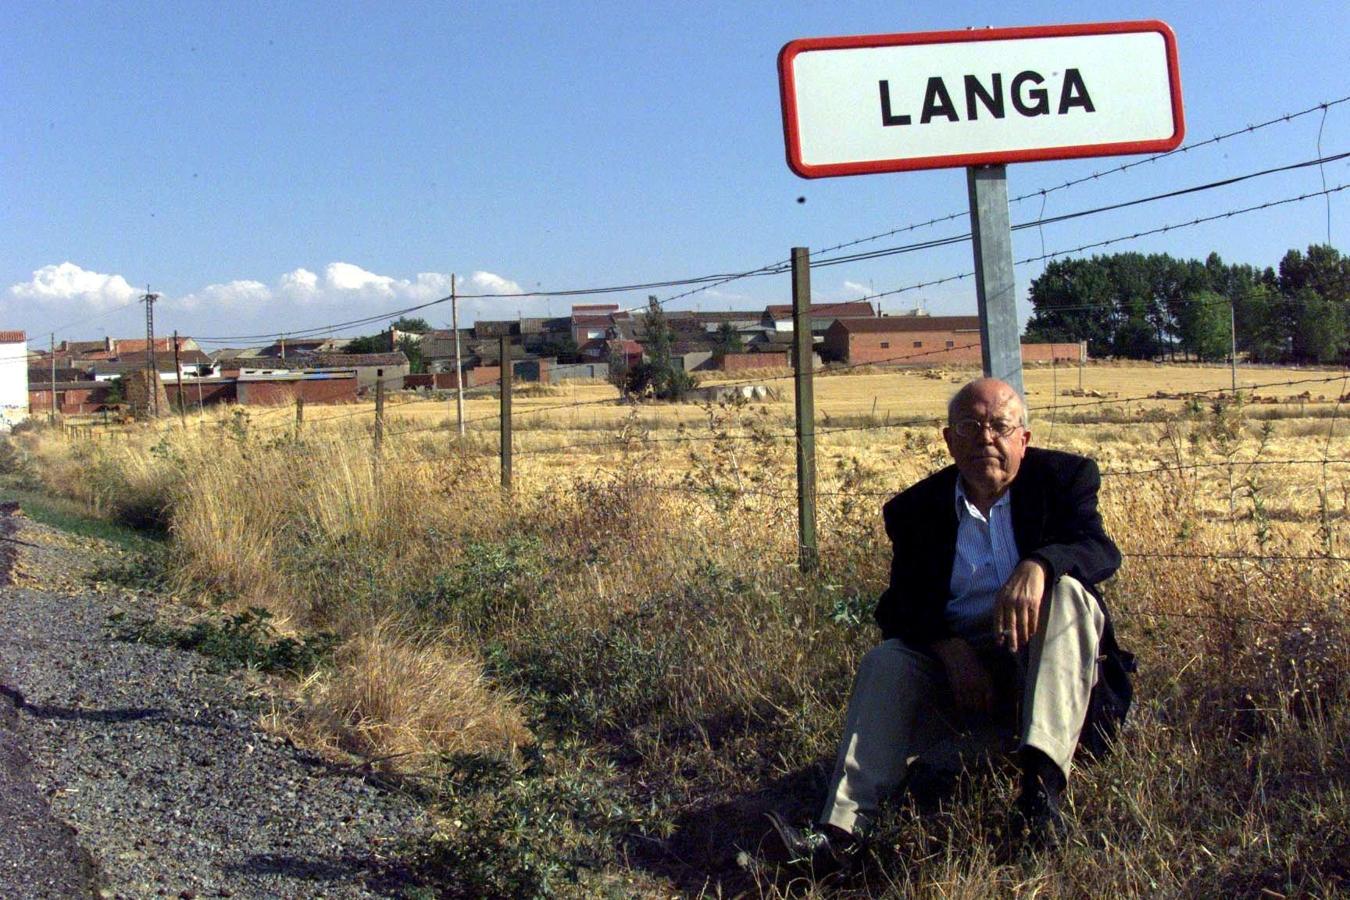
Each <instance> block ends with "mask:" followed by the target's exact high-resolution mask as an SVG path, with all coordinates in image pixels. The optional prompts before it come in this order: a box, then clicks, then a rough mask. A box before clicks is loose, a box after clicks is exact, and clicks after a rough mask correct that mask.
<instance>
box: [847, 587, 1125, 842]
mask: <svg viewBox="0 0 1350 900" xmlns="http://www.w3.org/2000/svg"><path fill="white" fill-rule="evenodd" d="M1047 600H1048V602H1045V603H1042V604H1041V619H1040V625H1039V627H1038V628H1037V630H1036V635H1035V637H1033V638H1032V639H1031V643H1030V645H1029V646H1028V647H1027V649H1026V655H1025V658H1024V661H1025V666H1026V671H1025V675H1024V676H1023V684H1022V704H1021V705H1022V716H1021V722H1020V725H1019V734H1018V738H1019V740H1020V746H1030V747H1035V748H1036V749H1037V750H1040V751H1041V752H1042V753H1044V754H1045V755H1046V756H1048V757H1049V758H1050V759H1051V760H1053V761H1054V762H1055V763H1056V764H1057V765H1058V766H1059V767H1060V769H1062V770H1063V772H1064V775H1065V777H1066V778H1067V777H1068V775H1069V765H1070V762H1071V760H1072V759H1073V752H1074V748H1076V747H1077V746H1078V735H1079V732H1081V731H1082V728H1083V719H1084V717H1085V716H1086V715H1087V707H1088V696H1089V695H1090V694H1091V693H1092V687H1093V685H1094V684H1096V681H1097V645H1098V644H1099V643H1100V641H1101V636H1102V628H1103V627H1104V625H1105V622H1106V616H1105V614H1104V613H1103V612H1102V609H1101V606H1100V605H1099V604H1098V603H1097V600H1096V599H1095V598H1094V597H1093V596H1092V595H1091V594H1089V593H1088V592H1087V590H1086V589H1085V588H1084V587H1083V585H1082V584H1080V583H1079V582H1078V581H1077V580H1075V579H1073V578H1071V577H1069V576H1067V575H1066V576H1063V577H1061V578H1060V579H1059V580H1058V581H1057V582H1056V583H1055V586H1054V590H1053V591H1051V592H1050V595H1049V597H1048V598H1047ZM997 742H998V735H997V729H996V728H995V727H994V724H993V722H992V721H991V720H989V719H988V717H982V716H981V717H974V718H973V719H964V718H963V717H958V716H957V715H956V713H955V712H954V711H953V709H952V700H951V692H950V688H949V687H948V684H947V674H946V672H945V670H944V669H943V666H942V663H941V662H939V661H938V660H937V659H935V658H934V657H932V656H929V655H927V654H924V653H920V652H919V651H917V650H914V649H912V648H910V647H908V646H906V645H905V644H904V643H903V642H901V641H899V640H897V639H894V638H892V639H891V640H888V641H883V642H882V643H880V644H878V645H877V646H876V647H873V648H872V649H871V650H869V651H868V652H867V654H866V655H865V656H864V657H863V659H862V662H861V663H860V664H859V666H858V674H857V677H856V678H855V680H854V682H853V695H852V697H851V698H850V699H849V704H848V714H847V716H846V717H845V720H844V735H843V738H842V739H841V740H840V742H839V755H838V758H837V760H836V762H835V767H834V775H833V777H832V778H831V780H830V785H829V789H828V791H827V792H826V798H825V808H824V810H823V811H822V812H821V814H820V821H821V822H827V823H829V824H831V825H836V826H838V827H839V828H842V829H844V830H845V831H849V832H851V831H853V830H854V827H855V823H857V821H858V819H859V818H863V819H864V820H868V819H872V818H873V817H874V816H875V815H876V812H877V809H878V807H879V806H880V804H881V802H882V800H884V799H885V798H886V797H887V796H888V795H889V794H891V793H892V792H893V791H894V790H895V789H896V788H897V787H899V785H900V783H901V781H902V779H903V778H904V776H905V772H906V770H907V768H908V766H909V765H910V764H911V763H912V762H913V761H914V760H915V759H916V758H922V759H924V760H925V761H927V762H931V763H932V764H933V765H935V766H936V767H937V768H941V769H949V770H951V769H958V768H960V766H961V765H962V764H963V762H966V763H968V762H969V761H970V753H971V751H972V750H973V749H977V750H978V751H979V752H983V753H988V752H989V751H990V750H992V749H993V748H994V747H995V746H997Z"/></svg>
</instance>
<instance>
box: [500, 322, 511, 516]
mask: <svg viewBox="0 0 1350 900" xmlns="http://www.w3.org/2000/svg"><path fill="white" fill-rule="evenodd" d="M500 358H501V380H500V387H501V390H500V392H499V393H500V394H501V420H502V421H501V454H502V487H503V488H504V489H505V490H508V491H509V490H511V375H512V372H511V338H510V337H508V336H507V335H502V337H501V353H500Z"/></svg>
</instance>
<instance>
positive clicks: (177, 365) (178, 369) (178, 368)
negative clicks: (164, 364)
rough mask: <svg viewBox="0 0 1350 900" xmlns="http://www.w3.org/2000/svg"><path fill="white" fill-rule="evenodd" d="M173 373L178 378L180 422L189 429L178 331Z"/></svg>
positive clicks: (174, 349) (174, 339) (174, 334)
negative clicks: (184, 400)
mask: <svg viewBox="0 0 1350 900" xmlns="http://www.w3.org/2000/svg"><path fill="white" fill-rule="evenodd" d="M173 371H174V374H175V375H176V376H177V377H178V421H179V422H181V423H182V425H183V427H184V428H186V427H187V411H186V410H184V409H183V362H182V360H181V359H180V358H179V356H178V329H176V328H175V329H174V332H173Z"/></svg>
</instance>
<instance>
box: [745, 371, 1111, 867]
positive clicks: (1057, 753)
mask: <svg viewBox="0 0 1350 900" xmlns="http://www.w3.org/2000/svg"><path fill="white" fill-rule="evenodd" d="M1025 415H1026V414H1025V406H1024V405H1023V402H1022V399H1021V398H1020V397H1019V396H1018V395H1017V392H1016V391H1014V390H1013V389H1012V387H1010V386H1009V385H1008V384H1006V383H1005V382H1002V381H999V380H997V379H993V378H981V379H978V380H976V381H972V382H970V383H969V384H967V385H965V386H964V387H962V388H961V390H960V391H958V392H957V394H956V395H955V396H954V397H953V398H952V400H951V403H950V404H949V405H948V410H947V426H946V427H945V428H944V429H943V432H942V434H943V437H944V439H945V440H946V443H947V449H948V451H949V452H950V453H951V456H952V460H953V462H954V465H951V466H948V467H947V468H945V469H943V470H942V471H940V472H938V473H936V474H935V475H931V476H929V477H927V478H925V479H923V480H922V481H920V482H918V483H917V484H915V485H913V486H911V487H910V488H908V489H907V490H905V491H903V492H902V493H900V494H899V495H897V496H896V497H894V498H892V499H891V500H890V501H889V502H887V503H886V505H885V507H884V510H883V514H884V518H885V523H886V533H887V534H888V535H889V536H890V539H891V543H892V546H893V557H892V561H891V575H890V585H889V587H888V588H887V589H886V591H885V592H884V593H883V594H882V595H881V599H880V601H879V602H878V605H877V610H876V620H877V623H878V624H879V625H880V626H881V631H882V642H881V643H880V644H879V645H877V646H876V647H874V648H873V649H872V650H871V651H869V652H868V653H867V654H866V656H864V657H863V659H862V662H861V664H860V665H859V668H858V673H857V677H856V680H855V682H854V685H853V693H852V697H851V699H850V701H849V705H848V713H847V717H846V720H845V724H844V733H843V737H842V739H841V741H840V744H839V753H838V758H837V761H836V763H835V767H834V773H833V776H832V777H831V779H830V782H829V788H828V791H827V796H826V800H825V807H824V810H823V811H822V812H821V815H820V820H819V824H818V826H817V827H816V828H814V829H810V830H801V829H797V828H795V827H793V826H791V825H790V824H788V823H787V822H786V821H784V820H783V819H782V818H781V817H779V816H777V815H772V816H771V817H770V818H771V819H772V820H773V823H774V826H775V828H776V829H777V830H778V832H779V835H780V836H781V837H782V839H783V842H784V844H785V845H786V846H787V849H788V851H789V852H790V853H791V854H792V855H793V857H794V858H795V859H798V860H809V861H812V862H813V863H815V864H818V865H819V864H824V865H827V866H829V865H847V864H848V863H849V862H851V860H852V856H853V853H854V851H855V850H856V848H857V847H858V846H859V845H860V843H861V841H862V840H863V839H865V838H866V836H867V834H868V832H869V830H870V829H871V827H872V825H873V823H874V821H875V818H876V816H877V812H878V809H879V807H880V804H881V802H882V801H883V799H885V798H886V797H887V796H888V795H889V794H891V793H893V792H895V791H896V790H898V789H899V788H901V787H902V786H903V785H904V784H905V783H906V782H909V783H910V784H911V786H914V787H916V789H917V786H916V785H914V782H915V781H916V779H918V778H919V774H920V773H922V772H925V771H926V772H927V773H928V774H929V775H932V774H933V773H953V772H954V771H955V770H959V768H960V767H961V766H962V765H963V761H964V762H966V763H968V762H969V761H970V757H969V756H968V755H966V754H964V753H963V748H964V749H965V750H968V749H970V748H971V747H972V746H975V747H979V748H980V749H981V750H982V751H987V749H989V748H991V747H994V746H997V745H998V742H999V740H1000V731H999V726H1000V725H1003V726H1004V730H1003V732H1002V734H1003V735H1004V736H1005V737H1006V738H1007V739H1013V738H1015V739H1016V753H1017V759H1018V761H1019V763H1020V766H1021V772H1022V775H1021V793H1020V795H1019V796H1018V797H1017V799H1016V802H1015V803H1014V806H1013V809H1012V811H1011V815H1010V832H1011V833H1012V834H1013V835H1015V836H1020V838H1021V840H1022V842H1023V843H1022V844H1021V845H1022V846H1035V847H1046V846H1052V845H1055V844H1057V843H1058V842H1059V840H1060V839H1061V838H1062V837H1063V835H1064V833H1065V824H1064V820H1063V817H1062V815H1061V813H1060V809H1059V807H1060V797H1061V794H1062V793H1063V791H1064V789H1065V786H1066V784H1067V780H1068V777H1069V769H1070V761H1071V760H1072V758H1073V755H1074V750H1075V748H1076V747H1077V745H1078V742H1079V737H1080V733H1081V732H1082V730H1083V727H1084V721H1085V718H1086V716H1087V713H1088V707H1089V698H1090V696H1091V695H1092V692H1093V688H1094V685H1095V684H1096V683H1097V677H1098V655H1099V653H1103V652H1108V651H1109V652H1112V653H1119V652H1120V651H1119V650H1118V648H1116V646H1115V640H1114V636H1113V635H1112V634H1111V631H1110V623H1109V620H1108V619H1107V616H1106V612H1105V610H1104V608H1103V606H1102V604H1101V597H1100V595H1099V594H1098V592H1097V584H1098V583H1100V582H1101V581H1103V580H1105V579H1106V578H1109V577H1110V576H1111V575H1112V573H1114V572H1115V571H1116V568H1117V567H1118V566H1119V564H1120V553H1119V551H1118V550H1117V549H1116V546H1115V544H1114V543H1112V541H1111V539H1110V538H1108V537H1107V536H1106V533H1105V531H1104V530H1103V528H1102V521H1101V516H1100V515H1099V514H1098V512H1097V490H1098V487H1099V486H1100V475H1099V473H1098V470H1097V466H1096V464H1095V463H1094V462H1093V461H1092V460H1090V459H1087V458H1085V457H1082V456H1076V455H1073V454H1070V453H1062V452H1057V451H1052V450H1041V449H1037V448H1031V447H1028V444H1029V443H1030V440H1031V432H1030V431H1029V430H1028V429H1027V424H1026V417H1025ZM1126 690H1128V684H1127V685H1126ZM1126 702H1127V703H1128V697H1127V698H1126ZM1121 714H1122V715H1123V711H1122V712H1121ZM926 780H928V781H929V782H930V783H932V782H934V781H936V782H937V783H941V782H942V781H944V780H945V779H944V778H937V779H932V778H928V779H926ZM916 792H917V790H916Z"/></svg>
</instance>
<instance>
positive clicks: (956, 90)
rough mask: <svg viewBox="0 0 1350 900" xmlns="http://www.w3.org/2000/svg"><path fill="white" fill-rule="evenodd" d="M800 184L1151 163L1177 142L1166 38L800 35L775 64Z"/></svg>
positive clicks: (1055, 33) (1140, 32)
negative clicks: (990, 168)
mask: <svg viewBox="0 0 1350 900" xmlns="http://www.w3.org/2000/svg"><path fill="white" fill-rule="evenodd" d="M778 79H779V85H780V88H781V91H782V101H783V130H784V133H785V137H786V139H787V157H788V165H789V166H790V167H791V168H792V170H793V171H794V172H796V173H797V174H798V175H800V176H802V177H803V178H820V177H824V176H830V175H861V174H866V173H872V172H899V171H906V170H911V169H935V168H942V167H948V166H976V165H988V164H1002V163H1010V162H1028V161H1032V160H1045V159H1068V158H1072V157H1081V156H1113V155H1117V154H1124V153H1160V152H1163V151H1166V150H1171V149H1173V148H1175V147H1177V146H1178V145H1179V144H1180V143H1181V141H1182V138H1183V137H1184V136H1185V123H1184V119H1183V116H1182V108H1181V78H1180V71H1179V69H1178V66H1177V48H1176V36H1175V35H1174V34H1173V33H1172V30H1171V29H1170V28H1169V27H1168V26H1167V25H1165V24H1164V23H1162V22H1158V21H1144V22H1109V23H1097V24H1090V25H1052V26H1044V27H1032V28H989V29H982V30H971V31H934V32H920V33H912V34H885V35H868V36H859V37H834V38H805V39H802V40H796V41H792V42H791V43H789V44H787V45H786V46H784V47H783V49H782V51H780V52H779V54H778Z"/></svg>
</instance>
